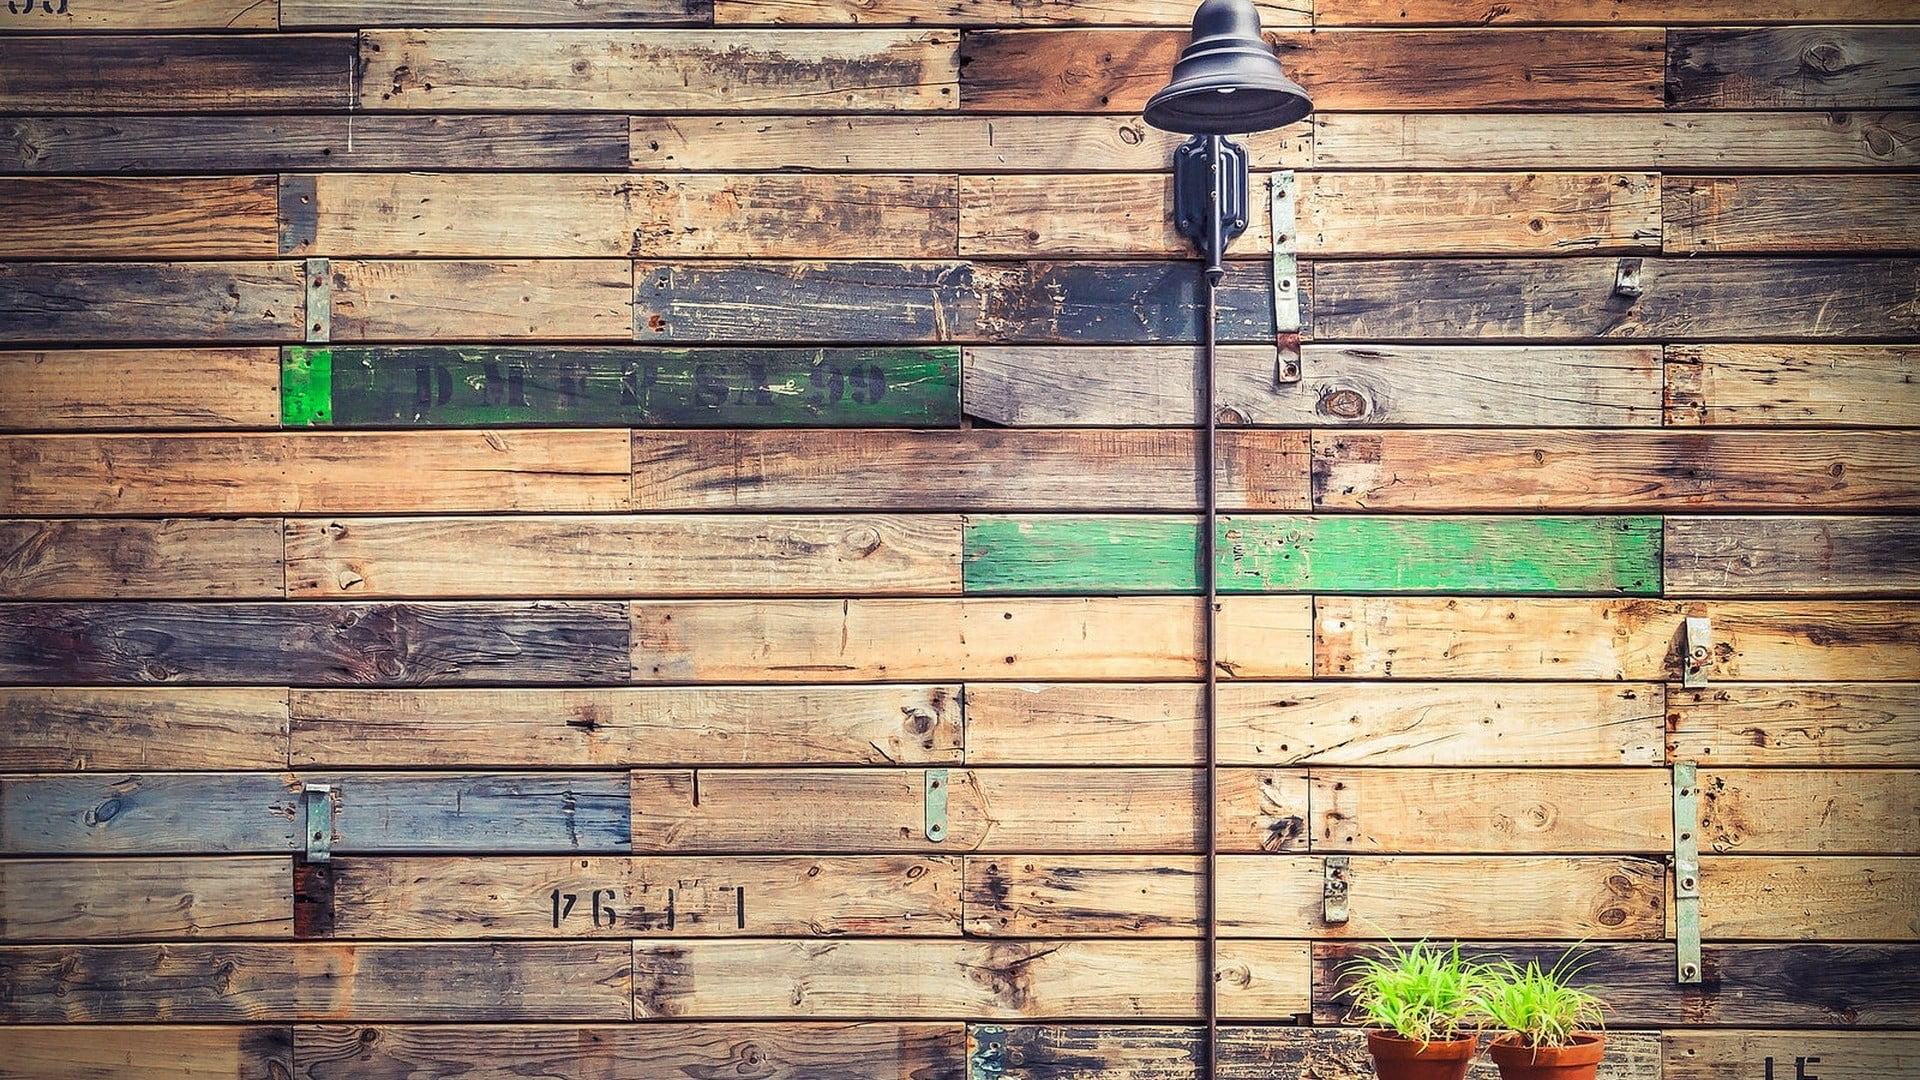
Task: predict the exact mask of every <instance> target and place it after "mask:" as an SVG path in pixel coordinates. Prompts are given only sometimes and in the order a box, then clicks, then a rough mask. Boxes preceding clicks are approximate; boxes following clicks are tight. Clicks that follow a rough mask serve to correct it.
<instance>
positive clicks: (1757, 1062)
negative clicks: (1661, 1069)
mask: <svg viewBox="0 0 1920 1080" xmlns="http://www.w3.org/2000/svg"><path fill="white" fill-rule="evenodd" d="M1661 1043H1662V1046H1663V1047H1664V1049H1665V1055H1666V1061H1665V1066H1666V1069H1665V1076H1666V1077H1667V1080H1744V1078H1745V1077H1749V1076H1756V1075H1764V1074H1765V1073H1766V1071H1767V1070H1769V1069H1772V1070H1774V1073H1775V1075H1777V1076H1781V1077H1785V1076H1787V1075H1788V1070H1792V1072H1793V1074H1794V1075H1796V1076H1798V1075H1805V1074H1807V1073H1808V1072H1809V1071H1810V1070H1814V1069H1817V1070H1818V1071H1817V1072H1813V1073H1812V1076H1813V1077H1819V1078H1823V1080H1880V1078H1882V1077H1888V1076H1900V1075H1902V1074H1905V1073H1911V1072H1913V1071H1914V1070H1915V1069H1920V1034H1914V1033H1910V1032H1899V1031H1873V1032H1866V1031H1862V1032H1843V1031H1668V1032H1664V1033H1663V1035H1662V1038H1661Z"/></svg>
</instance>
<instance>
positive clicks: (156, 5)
mask: <svg viewBox="0 0 1920 1080" xmlns="http://www.w3.org/2000/svg"><path fill="white" fill-rule="evenodd" d="M7 14H9V15H17V16H19V17H18V18H14V19H9V20H7V30H8V31H9V32H10V33H15V34H18V33H64V32H70V31H74V30H273V29H275V28H276V25H277V24H276V21H275V19H274V9H273V8H271V7H267V6H265V5H262V4H260V3H259V2H258V0H99V2H97V3H91V4H85V5H82V6H80V7H78V8H75V7H73V6H72V5H71V4H60V5H59V6H57V7H56V6H54V5H52V4H44V3H43V4H27V3H22V4H20V5H18V7H17V9H16V8H8V9H7Z"/></svg>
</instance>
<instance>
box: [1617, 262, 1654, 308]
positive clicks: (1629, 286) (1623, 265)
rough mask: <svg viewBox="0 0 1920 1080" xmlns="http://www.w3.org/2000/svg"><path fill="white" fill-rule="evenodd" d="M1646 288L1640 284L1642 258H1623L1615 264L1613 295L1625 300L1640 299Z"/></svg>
mask: <svg viewBox="0 0 1920 1080" xmlns="http://www.w3.org/2000/svg"><path fill="white" fill-rule="evenodd" d="M1645 292H1646V289H1645V288H1644V287H1643V286H1642V285H1641V284H1640V260H1639V259H1621V260H1620V261H1619V262H1617V263H1615V264H1614V266H1613V295H1615V296H1618V297H1620V298H1621V299H1623V300H1638V299H1640V297H1641V295H1642V294H1643V293H1645Z"/></svg>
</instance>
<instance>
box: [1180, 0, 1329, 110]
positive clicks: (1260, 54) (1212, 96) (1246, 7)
mask: <svg viewBox="0 0 1920 1080" xmlns="http://www.w3.org/2000/svg"><path fill="white" fill-rule="evenodd" d="M1312 111H1313V102H1311V101H1309V100H1307V92H1306V91H1305V90H1303V89H1301V88H1300V84H1298V83H1296V82H1294V81H1293V80H1292V79H1289V78H1287V77H1286V76H1285V75H1284V74H1282V73H1281V71H1280V58H1279V57H1278V56H1275V55H1274V54H1273V50H1272V49H1271V48H1269V47H1268V45H1267V42H1266V39H1264V38H1262V37H1261V36H1260V13H1259V12H1258V11H1256V10H1254V7H1253V0H1205V2H1204V3H1202V4H1201V5H1200V10H1198V11H1196V12H1194V13H1193V43H1192V44H1190V45H1188V46H1187V47H1186V49H1185V50H1183V51H1182V52H1181V53H1180V60H1179V62H1178V63H1176V64H1174V66H1173V81H1171V82H1169V83H1168V84H1167V86H1166V89H1164V90H1162V91H1160V92H1159V93H1157V94H1155V95H1153V99H1152V100H1150V101H1148V102H1147V108H1146V113H1145V118H1146V121H1147V123H1149V124H1152V125H1153V126H1154V127H1157V128H1160V129H1161V130H1163V131H1177V132H1180V133H1181V134H1184V135H1238V134H1241V133H1244V132H1249V131H1266V130H1268V129H1270V128H1277V127H1285V126H1286V125H1288V124H1291V123H1293V122H1294V121H1295V120H1299V119H1302V118H1303V117H1305V116H1306V115H1307V114H1308V113H1311V112H1312Z"/></svg>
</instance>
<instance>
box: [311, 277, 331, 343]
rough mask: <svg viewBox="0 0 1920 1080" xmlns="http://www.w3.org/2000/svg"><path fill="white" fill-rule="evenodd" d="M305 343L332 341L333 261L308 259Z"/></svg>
mask: <svg viewBox="0 0 1920 1080" xmlns="http://www.w3.org/2000/svg"><path fill="white" fill-rule="evenodd" d="M306 273H307V342H308V344H324V343H326V342H329V341H332V340H333V260H332V259H308V260H307V264H306Z"/></svg>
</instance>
